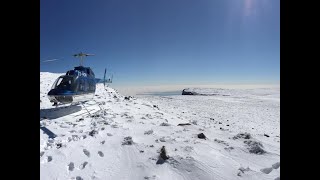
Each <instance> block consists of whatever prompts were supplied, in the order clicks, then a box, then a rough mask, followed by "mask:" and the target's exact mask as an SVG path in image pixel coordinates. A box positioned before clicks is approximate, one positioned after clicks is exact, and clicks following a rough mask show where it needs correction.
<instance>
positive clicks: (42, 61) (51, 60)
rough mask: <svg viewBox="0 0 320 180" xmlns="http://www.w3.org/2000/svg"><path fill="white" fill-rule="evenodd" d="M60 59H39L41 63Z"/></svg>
mask: <svg viewBox="0 0 320 180" xmlns="http://www.w3.org/2000/svg"><path fill="white" fill-rule="evenodd" d="M58 60H60V59H47V60H43V61H40V62H41V63H47V62H52V61H58Z"/></svg>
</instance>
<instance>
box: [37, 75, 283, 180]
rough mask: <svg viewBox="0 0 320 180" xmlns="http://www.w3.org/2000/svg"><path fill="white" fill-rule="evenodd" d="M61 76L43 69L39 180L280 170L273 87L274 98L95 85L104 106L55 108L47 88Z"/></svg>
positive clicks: (261, 174) (256, 174)
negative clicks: (152, 93)
mask: <svg viewBox="0 0 320 180" xmlns="http://www.w3.org/2000/svg"><path fill="white" fill-rule="evenodd" d="M59 75H60V74H53V73H40V179H43V180H50V179H76V180H80V179H84V180H87V179H89V180H94V179H101V180H105V179H130V180H135V179H140V180H141V179H150V180H151V179H163V180H170V179H190V180H194V179H208V180H211V179H218V180H219V179H221V180H222V179H225V180H227V179H228V180H233V179H270V180H271V179H272V180H274V179H276V178H278V177H280V144H279V142H280V136H279V134H280V132H279V129H278V126H279V122H280V119H279V114H280V112H278V111H279V108H280V101H278V100H277V93H273V91H269V90H266V91H267V92H268V93H271V94H272V95H271V96H272V98H271V99H270V98H269V99H268V98H267V99H263V98H258V99H257V98H251V99H250V98H249V99H246V98H242V99H239V98H234V97H229V96H219V97H218V96H206V97H195V96H192V97H190V96H188V97H183V96H170V97H147V98H145V99H144V98H140V99H137V98H132V97H125V96H122V95H121V94H119V93H118V92H117V91H116V90H114V89H112V88H109V87H106V90H105V89H104V88H103V84H98V85H97V91H96V96H95V97H94V100H95V101H96V102H98V103H99V104H100V106H101V107H102V108H103V110H102V111H99V110H100V108H99V107H98V106H97V105H96V104H95V103H93V102H88V103H87V104H86V106H87V107H88V109H89V110H92V111H91V113H92V115H93V116H90V115H88V114H87V113H85V110H84V109H83V108H82V107H81V106H65V107H58V108H54V107H52V104H51V103H50V102H49V100H48V98H47V97H46V93H47V92H48V90H49V89H50V88H51V85H52V83H53V82H54V80H55V79H56V78H57V77H58V76H59ZM239 94H241V93H239ZM248 96H249V95H248ZM271 96H270V97H271ZM243 97H245V96H243ZM250 97H251V96H250ZM203 98H206V99H205V100H204V99H203ZM204 101H205V102H204ZM194 106H197V107H198V109H196V108H195V107H194ZM252 107H255V108H252ZM265 109H268V110H265ZM261 110H262V112H261ZM95 112H96V113H95ZM182 123H189V124H190V125H185V126H181V125H179V124H182ZM227 125H228V126H227ZM245 126H246V128H245ZM253 127H254V128H255V129H252V128H253ZM263 127H265V128H263ZM259 128H261V129H264V131H260V132H259V131H258V130H256V129H259ZM199 133H204V134H205V136H206V139H200V138H198V136H197V135H198V134H199ZM239 133H240V134H239ZM243 133H249V134H250V136H249V135H247V134H243ZM265 134H266V135H268V136H269V137H266V136H265ZM163 146H165V149H166V152H167V155H168V157H169V159H167V160H166V161H164V162H163V161H160V159H159V152H160V149H161V147H163ZM259 153H261V154H259Z"/></svg>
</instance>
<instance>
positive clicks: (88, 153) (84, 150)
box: [83, 149, 90, 157]
mask: <svg viewBox="0 0 320 180" xmlns="http://www.w3.org/2000/svg"><path fill="white" fill-rule="evenodd" d="M83 153H84V154H85V155H86V156H88V157H90V152H89V151H88V150H86V149H83Z"/></svg>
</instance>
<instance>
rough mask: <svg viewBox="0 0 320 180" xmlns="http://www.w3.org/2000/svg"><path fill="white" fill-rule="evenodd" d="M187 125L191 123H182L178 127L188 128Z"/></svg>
mask: <svg viewBox="0 0 320 180" xmlns="http://www.w3.org/2000/svg"><path fill="white" fill-rule="evenodd" d="M186 125H191V124H190V123H181V124H178V126H186Z"/></svg>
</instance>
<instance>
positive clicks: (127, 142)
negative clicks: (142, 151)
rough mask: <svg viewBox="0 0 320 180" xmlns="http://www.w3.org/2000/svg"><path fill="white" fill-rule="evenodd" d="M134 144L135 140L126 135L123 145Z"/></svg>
mask: <svg viewBox="0 0 320 180" xmlns="http://www.w3.org/2000/svg"><path fill="white" fill-rule="evenodd" d="M132 144H133V141H132V137H131V136H128V137H125V138H124V140H123V142H122V145H132Z"/></svg>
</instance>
